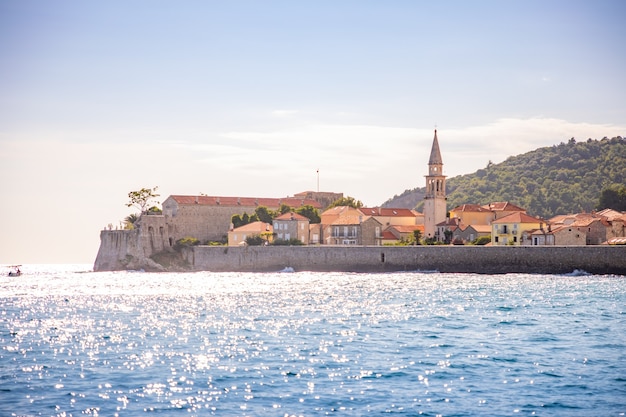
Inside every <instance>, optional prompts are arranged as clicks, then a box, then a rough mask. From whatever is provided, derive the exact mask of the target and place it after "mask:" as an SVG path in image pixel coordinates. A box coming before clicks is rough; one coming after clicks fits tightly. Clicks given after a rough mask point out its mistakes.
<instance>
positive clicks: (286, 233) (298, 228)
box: [273, 211, 310, 245]
mask: <svg viewBox="0 0 626 417" xmlns="http://www.w3.org/2000/svg"><path fill="white" fill-rule="evenodd" d="M309 223H310V221H309V218H308V217H305V216H302V215H300V214H298V213H294V212H293V211H292V212H289V213H285V214H281V215H280V216H278V217H276V218H275V219H274V222H273V226H274V236H275V239H276V240H282V241H289V240H291V239H298V240H299V241H300V242H302V244H304V245H308V244H309Z"/></svg>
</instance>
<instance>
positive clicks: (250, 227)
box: [232, 222, 273, 233]
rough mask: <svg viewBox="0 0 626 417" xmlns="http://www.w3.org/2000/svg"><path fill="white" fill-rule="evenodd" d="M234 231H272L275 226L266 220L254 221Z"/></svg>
mask: <svg viewBox="0 0 626 417" xmlns="http://www.w3.org/2000/svg"><path fill="white" fill-rule="evenodd" d="M232 231H233V232H258V233H263V232H272V231H273V227H272V225H271V224H269V223H264V222H252V223H248V224H244V225H243V226H241V227H238V228H236V229H233V230H232Z"/></svg>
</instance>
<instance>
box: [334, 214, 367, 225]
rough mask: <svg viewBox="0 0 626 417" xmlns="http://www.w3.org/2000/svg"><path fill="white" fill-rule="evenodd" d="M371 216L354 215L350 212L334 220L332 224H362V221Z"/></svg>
mask: <svg viewBox="0 0 626 417" xmlns="http://www.w3.org/2000/svg"><path fill="white" fill-rule="evenodd" d="M369 218H370V216H355V215H352V214H348V215H345V216H341V217H339V218H338V219H337V220H335V221H334V222H332V223H331V225H333V226H339V225H344V226H348V225H356V224H361V223H362V222H364V221H365V220H367V219H369Z"/></svg>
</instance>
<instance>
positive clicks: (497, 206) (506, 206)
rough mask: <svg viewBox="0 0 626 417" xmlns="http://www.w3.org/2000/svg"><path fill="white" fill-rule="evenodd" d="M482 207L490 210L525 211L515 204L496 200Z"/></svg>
mask: <svg viewBox="0 0 626 417" xmlns="http://www.w3.org/2000/svg"><path fill="white" fill-rule="evenodd" d="M483 207H484V208H486V209H487V210H491V211H526V210H524V209H523V208H521V207H518V206H516V205H515V204H511V203H509V202H508V201H497V202H494V203H489V204H486V205H484V206H483Z"/></svg>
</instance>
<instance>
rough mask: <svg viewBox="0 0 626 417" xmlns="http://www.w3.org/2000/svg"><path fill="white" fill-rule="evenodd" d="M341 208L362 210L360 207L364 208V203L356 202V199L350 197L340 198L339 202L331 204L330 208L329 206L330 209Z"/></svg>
mask: <svg viewBox="0 0 626 417" xmlns="http://www.w3.org/2000/svg"><path fill="white" fill-rule="evenodd" d="M339 206H349V207H352V208H360V207H363V203H362V202H361V201H360V200H356V199H355V198H354V197H350V196H348V197H341V198H338V199H337V200H335V201H333V202H332V203H330V206H328V208H332V207H339Z"/></svg>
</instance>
